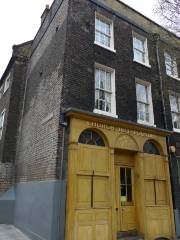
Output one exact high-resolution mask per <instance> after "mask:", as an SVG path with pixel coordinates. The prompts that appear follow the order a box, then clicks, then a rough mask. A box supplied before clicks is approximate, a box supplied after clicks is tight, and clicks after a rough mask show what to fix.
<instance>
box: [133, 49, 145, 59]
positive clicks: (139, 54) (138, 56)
mask: <svg viewBox="0 0 180 240" xmlns="http://www.w3.org/2000/svg"><path fill="white" fill-rule="evenodd" d="M134 59H135V60H136V61H138V62H145V56H144V53H143V52H139V51H138V50H136V49H134Z"/></svg>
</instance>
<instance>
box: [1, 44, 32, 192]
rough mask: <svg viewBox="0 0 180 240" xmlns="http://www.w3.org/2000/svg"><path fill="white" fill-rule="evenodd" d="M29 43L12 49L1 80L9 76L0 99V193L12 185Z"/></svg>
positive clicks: (2, 83)
mask: <svg viewBox="0 0 180 240" xmlns="http://www.w3.org/2000/svg"><path fill="white" fill-rule="evenodd" d="M30 46H31V43H30V42H27V43H25V44H22V45H18V46H14V47H13V54H12V58H11V60H10V62H9V64H8V67H7V69H6V71H5V74H4V75H3V77H2V79H1V85H4V83H5V80H6V77H7V76H8V75H9V73H10V74H11V75H10V86H9V88H8V90H7V91H6V92H5V93H4V94H3V95H2V97H1V99H0V112H2V111H3V109H6V112H5V121H4V127H3V135H2V139H1V141H0V192H3V191H6V190H7V189H8V188H9V187H10V186H11V184H12V179H13V175H14V161H15V156H16V144H17V135H18V126H19V122H20V113H21V109H22V100H23V96H24V86H25V74H26V66H27V54H28V51H29V49H30Z"/></svg>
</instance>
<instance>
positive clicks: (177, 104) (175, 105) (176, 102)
mask: <svg viewBox="0 0 180 240" xmlns="http://www.w3.org/2000/svg"><path fill="white" fill-rule="evenodd" d="M169 99H170V106H171V116H172V123H173V128H175V129H180V96H179V95H170V96H169Z"/></svg>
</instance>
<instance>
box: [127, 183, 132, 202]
mask: <svg viewBox="0 0 180 240" xmlns="http://www.w3.org/2000/svg"><path fill="white" fill-rule="evenodd" d="M127 201H128V202H132V186H131V185H127Z"/></svg>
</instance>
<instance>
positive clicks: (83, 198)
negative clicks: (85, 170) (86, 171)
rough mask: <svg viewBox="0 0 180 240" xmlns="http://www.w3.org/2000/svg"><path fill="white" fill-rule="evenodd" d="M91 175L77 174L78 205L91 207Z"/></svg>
mask: <svg viewBox="0 0 180 240" xmlns="http://www.w3.org/2000/svg"><path fill="white" fill-rule="evenodd" d="M91 184H92V178H91V176H81V175H77V184H76V207H77V208H90V207H91Z"/></svg>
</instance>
